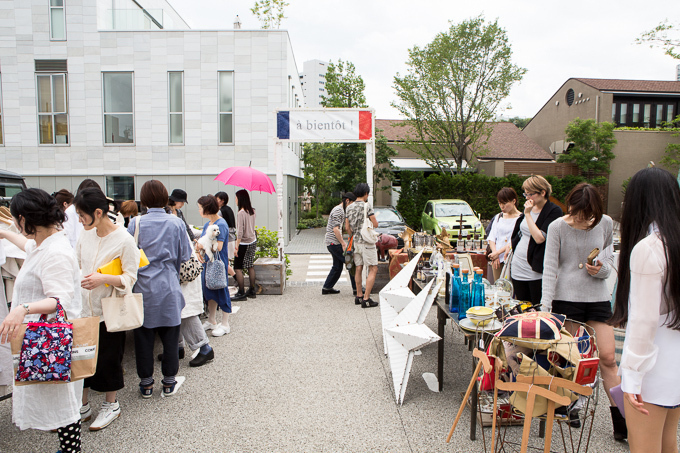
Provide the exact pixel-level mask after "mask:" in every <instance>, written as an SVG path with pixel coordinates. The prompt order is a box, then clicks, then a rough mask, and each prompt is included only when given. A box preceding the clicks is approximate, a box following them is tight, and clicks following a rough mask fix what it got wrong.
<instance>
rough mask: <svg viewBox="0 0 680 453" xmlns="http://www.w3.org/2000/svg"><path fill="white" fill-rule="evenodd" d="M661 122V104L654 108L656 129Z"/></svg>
mask: <svg viewBox="0 0 680 453" xmlns="http://www.w3.org/2000/svg"><path fill="white" fill-rule="evenodd" d="M662 121H663V104H658V105H657V106H656V127H659V126H660V125H661V122H662Z"/></svg>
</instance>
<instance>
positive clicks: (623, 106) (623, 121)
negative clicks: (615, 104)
mask: <svg viewBox="0 0 680 453" xmlns="http://www.w3.org/2000/svg"><path fill="white" fill-rule="evenodd" d="M627 113H628V104H621V115H620V118H621V119H620V120H619V123H621V124H624V125H625V124H626V114H627Z"/></svg>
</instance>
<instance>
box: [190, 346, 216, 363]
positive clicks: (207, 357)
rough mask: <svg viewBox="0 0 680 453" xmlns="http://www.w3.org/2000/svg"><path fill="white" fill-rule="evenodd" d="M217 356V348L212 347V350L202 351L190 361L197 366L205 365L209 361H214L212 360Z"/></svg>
mask: <svg viewBox="0 0 680 453" xmlns="http://www.w3.org/2000/svg"><path fill="white" fill-rule="evenodd" d="M214 358H215V350H214V349H211V350H210V352H208V353H207V354H201V353H200V352H199V353H198V355H197V356H196V357H194V359H193V360H192V361H191V362H189V366H193V367H197V366H203V365H205V364H206V363H208V362H212V360H213V359H214Z"/></svg>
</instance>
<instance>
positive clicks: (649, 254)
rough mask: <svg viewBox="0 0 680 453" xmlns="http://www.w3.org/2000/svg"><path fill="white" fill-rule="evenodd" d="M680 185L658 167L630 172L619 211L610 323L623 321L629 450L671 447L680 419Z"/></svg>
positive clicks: (623, 386)
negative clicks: (616, 274)
mask: <svg viewBox="0 0 680 453" xmlns="http://www.w3.org/2000/svg"><path fill="white" fill-rule="evenodd" d="M678 282H680V188H678V182H677V181H676V179H675V177H674V176H673V175H671V174H670V173H669V172H667V171H665V170H662V169H660V168H647V169H644V170H641V171H639V172H637V173H636V174H635V175H634V176H633V177H632V178H631V180H630V183H629V184H628V187H627V188H626V195H625V197H624V201H623V214H622V218H621V254H620V256H619V282H618V286H617V290H616V303H615V306H614V316H613V317H612V319H611V321H610V323H611V324H612V325H614V326H620V325H625V326H626V340H625V342H624V345H623V355H622V357H621V365H620V367H619V374H620V375H621V389H622V390H623V392H624V407H625V412H626V425H627V426H628V444H629V446H630V451H631V452H633V453H637V452H662V451H663V452H675V451H678V450H677V448H678V446H677V431H678V420H680V386H678V375H679V374H680V361H679V360H678V359H680V353H679V352H678V351H680V284H679V283H678Z"/></svg>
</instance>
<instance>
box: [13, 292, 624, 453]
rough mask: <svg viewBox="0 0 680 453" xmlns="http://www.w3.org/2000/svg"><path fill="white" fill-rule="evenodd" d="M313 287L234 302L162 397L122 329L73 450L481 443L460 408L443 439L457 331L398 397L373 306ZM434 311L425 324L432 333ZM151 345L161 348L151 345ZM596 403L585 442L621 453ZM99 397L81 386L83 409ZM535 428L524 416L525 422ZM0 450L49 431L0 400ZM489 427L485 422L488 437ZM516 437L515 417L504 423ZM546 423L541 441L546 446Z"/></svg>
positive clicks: (460, 376)
mask: <svg viewBox="0 0 680 453" xmlns="http://www.w3.org/2000/svg"><path fill="white" fill-rule="evenodd" d="M340 289H341V294H339V295H331V296H321V294H320V291H319V288H318V287H289V288H287V289H286V292H285V294H284V295H282V296H258V297H257V299H249V300H246V301H242V302H240V303H238V305H239V306H240V310H239V312H238V313H237V314H235V315H233V316H232V317H231V320H230V323H231V326H232V332H231V334H229V335H225V336H223V337H220V338H214V337H210V344H211V345H212V346H213V347H214V349H215V355H216V358H215V360H214V361H213V362H212V363H210V364H208V365H206V366H204V367H201V368H190V367H188V362H189V358H185V359H184V360H181V361H180V372H179V374H180V375H183V376H186V378H187V380H186V382H185V383H184V385H183V386H182V388H181V389H180V391H179V393H178V394H177V395H176V396H174V397H172V398H161V397H160V394H159V393H160V380H161V378H162V376H161V374H160V364H159V363H156V375H155V379H156V386H155V389H154V395H153V397H152V398H151V399H149V400H144V399H142V398H140V397H139V394H138V390H137V388H138V386H137V384H138V378H137V375H136V372H135V363H134V345H133V341H132V335H131V334H129V335H128V343H127V349H126V355H125V370H126V375H125V384H126V387H125V388H124V389H123V390H122V391H120V392H119V396H118V399H119V401H120V404H121V408H122V414H121V417H120V419H118V420H117V421H115V422H114V423H113V424H112V425H110V426H109V427H107V428H106V429H104V430H102V431H99V432H89V431H88V430H87V426H89V422H88V423H86V424H85V425H84V428H85V430H84V434H83V446H84V450H83V451H85V452H180V451H181V452H206V451H216V452H368V451H370V452H395V453H400V452H482V451H484V448H483V443H482V441H481V439H482V435H481V430H478V435H477V437H478V439H479V440H477V441H476V442H471V441H470V440H469V437H468V436H469V412H468V411H465V412H464V414H463V417H462V419H461V422H460V425H459V427H458V428H457V429H456V432H455V433H454V437H453V439H452V442H451V443H449V444H447V443H446V442H445V439H446V435H447V433H448V430H449V428H450V426H451V423H452V422H453V419H454V417H455V414H456V411H457V410H458V407H459V405H460V403H461V398H462V396H461V394H462V393H463V392H464V391H465V388H466V386H467V383H468V382H469V380H470V373H471V365H470V356H469V353H468V352H467V347H466V346H465V345H464V344H463V337H462V335H461V334H460V333H458V332H455V331H453V329H452V327H451V326H449V325H447V327H446V329H447V331H446V337H445V341H446V343H445V348H446V361H445V380H444V390H443V391H442V392H441V393H435V392H432V391H430V390H429V389H428V387H427V385H426V383H425V381H424V380H423V378H422V374H423V373H426V372H430V373H434V372H435V370H436V351H437V346H436V344H435V345H431V346H428V347H426V348H424V349H423V353H422V355H420V356H416V357H415V360H414V361H413V368H412V370H411V378H410V381H409V384H408V389H407V391H406V397H405V401H404V404H403V405H402V406H398V405H397V404H395V400H394V390H393V388H392V378H391V374H390V370H389V364H388V362H387V359H386V358H385V356H384V354H383V344H382V332H381V323H380V311H379V309H378V308H375V309H362V308H360V307H358V306H355V305H354V303H353V301H352V296H351V290H350V288H349V287H341V288H340ZM436 322H437V320H436V309H435V308H433V309H432V310H431V312H430V313H429V315H428V317H427V319H426V324H427V325H428V326H429V327H430V328H431V329H433V330H435V331H436ZM156 349H157V351H156V352H161V351H160V347H159V345H157V348H156ZM602 395H604V392H600V405H599V406H598V408H597V419H596V422H595V427H594V430H593V440H592V441H591V448H590V451H591V452H607V453H610V452H625V451H628V448H627V446H625V444H619V443H616V442H614V441H613V438H612V435H611V424H610V421H609V415H608V413H609V411H608V408H607V407H606V404H605V402H604V397H603V396H602ZM102 401H103V395H102V394H97V393H92V397H91V402H92V404H93V406H94V407H93V408H97V407H99V405H100V404H101V402H102ZM535 430H536V426H534V431H535ZM0 433H2V434H1V435H0V452H14V453H24V452H54V451H56V450H57V449H58V442H57V435H56V434H54V433H49V432H48V433H43V432H38V431H34V430H27V431H23V432H22V431H19V430H18V429H17V428H16V427H15V426H14V425H13V424H12V423H11V400H7V401H2V402H0ZM489 433H490V429H486V430H485V435H486V437H487V440H488V436H489ZM512 433H514V435H517V436H521V427H515V428H512ZM557 436H559V431H555V435H554V439H555V443H554V444H553V450H557V448H556V447H557V443H556V442H557V439H558V437H557Z"/></svg>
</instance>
